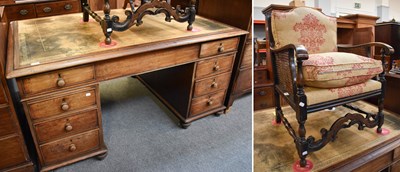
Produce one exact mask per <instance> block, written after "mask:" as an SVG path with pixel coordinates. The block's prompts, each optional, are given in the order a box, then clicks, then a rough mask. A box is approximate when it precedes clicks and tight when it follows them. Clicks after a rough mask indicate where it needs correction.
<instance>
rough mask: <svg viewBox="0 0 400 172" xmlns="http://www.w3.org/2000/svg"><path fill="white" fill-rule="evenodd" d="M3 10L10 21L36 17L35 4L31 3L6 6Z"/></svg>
mask: <svg viewBox="0 0 400 172" xmlns="http://www.w3.org/2000/svg"><path fill="white" fill-rule="evenodd" d="M4 12H5V13H6V15H7V19H8V20H10V21H11V20H23V19H30V18H35V17H36V11H35V6H34V5H33V4H25V5H13V6H6V7H5V9H4Z"/></svg>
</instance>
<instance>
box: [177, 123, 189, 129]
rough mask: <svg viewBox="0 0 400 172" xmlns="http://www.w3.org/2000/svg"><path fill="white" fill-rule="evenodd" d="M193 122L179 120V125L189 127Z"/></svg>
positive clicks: (184, 127)
mask: <svg viewBox="0 0 400 172" xmlns="http://www.w3.org/2000/svg"><path fill="white" fill-rule="evenodd" d="M191 124H192V123H185V122H179V126H180V127H181V128H183V129H187V128H189V126H190V125H191Z"/></svg>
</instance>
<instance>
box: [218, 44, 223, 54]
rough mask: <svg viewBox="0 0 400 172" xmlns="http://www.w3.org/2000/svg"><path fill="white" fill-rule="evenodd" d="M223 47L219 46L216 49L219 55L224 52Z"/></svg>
mask: <svg viewBox="0 0 400 172" xmlns="http://www.w3.org/2000/svg"><path fill="white" fill-rule="evenodd" d="M224 50H225V49H224V46H223V45H222V44H221V45H220V46H219V47H218V52H219V53H223V52H224Z"/></svg>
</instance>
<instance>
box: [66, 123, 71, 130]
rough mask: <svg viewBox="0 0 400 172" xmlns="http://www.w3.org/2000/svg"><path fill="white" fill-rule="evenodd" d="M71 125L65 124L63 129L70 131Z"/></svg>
mask: <svg viewBox="0 0 400 172" xmlns="http://www.w3.org/2000/svg"><path fill="white" fill-rule="evenodd" d="M71 130H72V125H71V124H70V123H67V124H65V131H71Z"/></svg>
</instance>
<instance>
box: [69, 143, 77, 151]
mask: <svg viewBox="0 0 400 172" xmlns="http://www.w3.org/2000/svg"><path fill="white" fill-rule="evenodd" d="M75 150H76V146H75V144H71V145H69V151H70V152H73V151H75Z"/></svg>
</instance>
